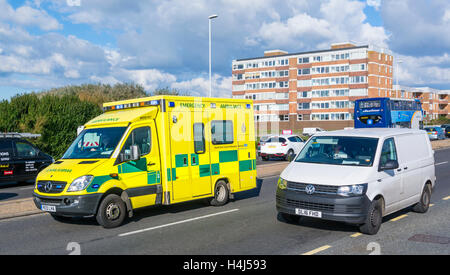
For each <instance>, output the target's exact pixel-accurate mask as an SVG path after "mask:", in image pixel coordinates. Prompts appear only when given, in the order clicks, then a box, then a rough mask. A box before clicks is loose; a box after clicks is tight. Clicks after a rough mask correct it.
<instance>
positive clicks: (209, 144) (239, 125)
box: [33, 96, 256, 228]
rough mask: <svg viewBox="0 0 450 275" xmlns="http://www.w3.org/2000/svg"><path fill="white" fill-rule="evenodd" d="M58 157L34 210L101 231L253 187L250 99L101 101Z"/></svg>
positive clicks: (40, 185) (40, 182)
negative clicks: (139, 215)
mask: <svg viewBox="0 0 450 275" xmlns="http://www.w3.org/2000/svg"><path fill="white" fill-rule="evenodd" d="M103 110H104V113H103V114H102V115H100V116H98V117H96V118H94V119H92V120H91V121H89V122H88V123H86V124H85V125H84V129H82V131H81V132H80V133H79V135H78V136H77V138H76V139H75V141H74V142H73V143H72V145H70V147H69V148H68V149H67V151H66V152H65V154H64V155H63V156H62V158H61V159H59V160H57V161H56V162H54V163H53V164H52V165H50V166H49V167H47V168H46V169H44V170H43V171H42V172H40V173H39V175H38V177H37V179H36V186H35V189H34V193H33V197H34V202H35V204H36V206H37V207H38V208H39V209H41V210H43V211H46V212H49V213H50V214H51V215H52V217H54V218H55V219H56V220H64V219H67V218H68V217H74V216H79V217H80V216H81V217H85V216H95V217H96V219H97V221H98V223H99V224H100V225H102V226H103V227H105V228H113V227H117V226H119V225H121V224H122V223H123V221H124V219H125V218H126V217H132V216H133V213H134V211H135V210H136V209H139V208H143V207H149V206H154V205H171V204H176V203H181V202H187V201H192V200H197V199H205V200H207V201H208V202H209V203H210V204H211V205H214V206H221V205H224V204H226V203H227V202H228V200H229V199H232V198H233V196H234V194H235V193H237V192H242V191H246V190H250V189H254V188H256V150H255V149H256V147H255V126H254V117H253V104H252V101H251V100H240V99H220V98H196V97H179V96H155V97H148V98H140V99H133V100H125V101H119V102H112V103H105V104H104V105H103Z"/></svg>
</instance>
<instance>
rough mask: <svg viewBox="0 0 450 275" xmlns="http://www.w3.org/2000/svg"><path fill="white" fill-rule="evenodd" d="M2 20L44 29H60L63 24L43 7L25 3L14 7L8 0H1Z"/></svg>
mask: <svg viewBox="0 0 450 275" xmlns="http://www.w3.org/2000/svg"><path fill="white" fill-rule="evenodd" d="M0 10H1V11H2V12H1V13H0V21H8V22H13V23H15V24H18V25H21V26H37V27H39V28H40V29H42V30H44V31H50V30H58V29H61V28H62V25H61V24H60V23H59V22H58V20H56V19H55V18H53V17H52V16H50V15H49V14H48V13H47V12H46V11H45V10H43V9H35V8H32V7H31V6H28V5H25V6H21V7H18V8H17V9H16V10H14V8H12V7H11V6H10V5H9V4H8V2H7V1H6V0H0Z"/></svg>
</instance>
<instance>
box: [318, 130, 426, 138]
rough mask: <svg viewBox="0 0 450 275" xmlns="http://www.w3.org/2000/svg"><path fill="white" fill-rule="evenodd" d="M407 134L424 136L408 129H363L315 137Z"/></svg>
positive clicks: (340, 131) (419, 131) (421, 131)
mask: <svg viewBox="0 0 450 275" xmlns="http://www.w3.org/2000/svg"><path fill="white" fill-rule="evenodd" d="M406 134H424V131H423V130H417V129H406V128H398V129H394V128H362V129H351V130H338V131H330V132H320V133H317V134H315V136H357V137H373V138H384V137H390V136H399V135H406Z"/></svg>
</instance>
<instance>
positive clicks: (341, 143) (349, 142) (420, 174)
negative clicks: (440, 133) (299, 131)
mask: <svg viewBox="0 0 450 275" xmlns="http://www.w3.org/2000/svg"><path fill="white" fill-rule="evenodd" d="M434 163H435V161H434V152H433V150H432V148H431V142H430V140H429V139H428V138H427V134H426V133H425V132H424V131H421V130H413V129H382V128H379V129H355V130H341V131H333V132H326V133H319V134H316V135H315V136H313V137H312V138H311V139H310V140H309V141H308V142H307V144H306V145H305V146H304V147H303V149H302V150H301V152H300V154H299V155H298V156H297V157H296V159H295V160H294V161H293V162H291V163H290V164H289V165H288V166H287V167H286V169H285V170H284V171H283V172H282V173H281V175H280V178H279V180H278V188H277V191H276V208H277V211H278V212H279V214H280V217H282V218H283V219H284V220H286V221H288V222H299V221H300V219H301V217H303V216H307V217H313V218H319V219H324V220H333V221H340V222H345V223H349V224H354V225H356V226H359V229H360V231H361V232H362V233H365V234H370V235H373V234H376V233H377V232H378V230H379V229H380V226H381V223H382V218H383V217H384V216H387V215H389V214H392V213H394V212H397V211H399V210H401V209H404V208H407V207H409V206H413V210H414V211H415V212H419V213H425V212H427V210H428V208H429V205H430V199H431V193H432V189H433V187H434V186H435V183H436V176H435V166H434Z"/></svg>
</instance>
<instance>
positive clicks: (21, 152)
mask: <svg viewBox="0 0 450 275" xmlns="http://www.w3.org/2000/svg"><path fill="white" fill-rule="evenodd" d="M16 151H17V156H18V157H19V158H34V157H36V156H37V151H36V149H35V148H34V147H33V146H31V145H30V144H28V143H25V142H16Z"/></svg>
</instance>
